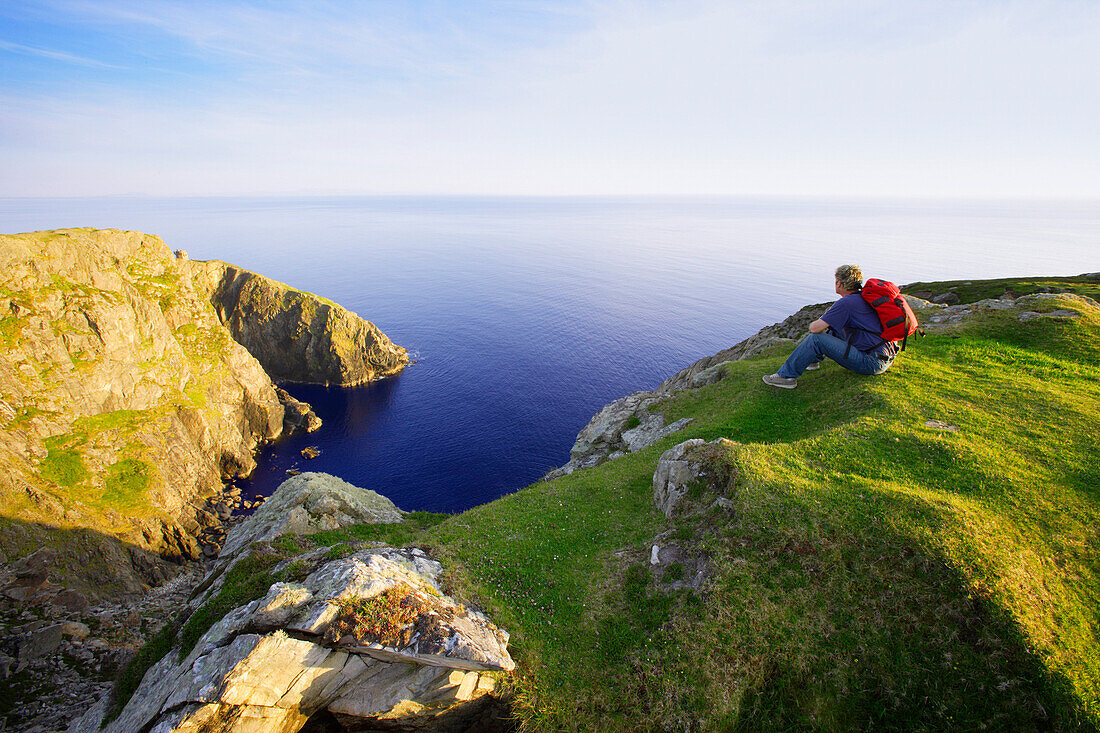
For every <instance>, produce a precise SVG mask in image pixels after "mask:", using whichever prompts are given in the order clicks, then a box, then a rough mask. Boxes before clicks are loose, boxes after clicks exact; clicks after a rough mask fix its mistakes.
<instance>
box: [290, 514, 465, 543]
mask: <svg viewBox="0 0 1100 733" xmlns="http://www.w3.org/2000/svg"><path fill="white" fill-rule="evenodd" d="M449 517H450V515H449V514H439V513H436V512H409V513H408V514H406V515H405V518H404V520H403V521H401V522H393V523H389V524H356V525H353V526H351V527H346V528H344V529H335V530H331V531H327V532H318V533H316V534H311V535H310V536H309V539H310V540H312V541H313V542H314V543H316V544H318V545H335V544H337V543H339V542H356V541H358V542H381V543H384V544H387V545H395V546H397V545H410V544H415V543H417V542H418V541H421V539H422V533H423V532H424V530H426V529H428V528H430V527H434V526H435V525H437V524H439V523H440V522H442V521H443V520H445V519H448V518H449ZM282 539H283V538H280V540H282Z"/></svg>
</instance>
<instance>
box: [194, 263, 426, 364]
mask: <svg viewBox="0 0 1100 733" xmlns="http://www.w3.org/2000/svg"><path fill="white" fill-rule="evenodd" d="M205 266H206V278H207V282H208V283H209V286H210V288H211V292H212V302H213V303H214V306H215V308H216V309H217V312H218V316H219V317H220V318H221V321H222V323H224V324H225V325H226V327H228V328H229V331H230V332H231V333H232V334H233V338H234V339H236V341H237V342H238V343H240V344H243V345H244V347H245V348H246V349H248V351H249V353H251V354H252V355H253V356H254V357H256V359H257V360H258V361H259V362H260V364H261V365H263V367H264V369H265V370H267V373H268V374H270V375H271V377H272V378H273V379H277V380H280V381H283V380H286V381H291V382H308V383H314V384H343V385H354V384H363V383H365V382H370V381H372V380H375V379H378V378H380V377H384V376H387V375H390V374H396V373H397V372H399V371H401V370H402V369H403V368H404V367H405V365H406V364H408V363H409V357H408V354H407V352H406V351H405V349H403V348H401V347H400V346H397V345H395V344H394V343H393V342H392V341H390V339H389V337H387V336H386V334H384V333H382V332H381V331H380V330H378V327H377V326H375V325H374V324H373V323H371V322H369V321H365V320H363V319H362V318H360V317H359V316H357V315H356V314H354V313H352V312H351V311H348V310H346V309H344V308H342V307H340V306H339V305H337V304H336V303H333V302H332V301H329V300H325V299H323V298H318V297H316V296H314V295H311V294H309V293H304V292H302V291H301V290H295V289H294V288H292V287H290V286H288V285H284V284H283V283H280V282H276V281H274V280H271V279H270V278H266V277H264V276H262V275H257V274H256V273H254V272H249V271H248V270H242V269H240V268H238V267H234V266H233V265H228V264H226V263H224V262H207V263H206V265H205Z"/></svg>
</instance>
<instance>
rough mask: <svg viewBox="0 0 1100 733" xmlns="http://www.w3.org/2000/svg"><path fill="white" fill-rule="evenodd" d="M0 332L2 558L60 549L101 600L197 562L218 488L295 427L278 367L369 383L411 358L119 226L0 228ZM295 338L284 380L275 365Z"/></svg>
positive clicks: (303, 302) (321, 311)
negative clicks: (208, 503) (288, 426)
mask: <svg viewBox="0 0 1100 733" xmlns="http://www.w3.org/2000/svg"><path fill="white" fill-rule="evenodd" d="M227 283H228V284H227ZM234 284H240V287H234ZM283 309H285V312H284V310H283ZM303 318H305V319H306V322H305V324H304V325H299V326H298V327H295V326H294V324H301V323H302V319H303ZM278 327H285V328H287V329H288V333H287V335H286V336H285V337H282V336H280V339H279V340H278V341H277V342H276V343H274V344H267V343H265V342H264V340H263V339H264V337H265V335H272V336H273V333H274V330H275V329H276V328H278ZM237 334H243V335H245V336H247V343H246V344H245V345H242V344H241V343H238V341H237V340H236V338H235V335H237ZM376 334H377V335H376ZM288 338H289V339H290V343H288V342H287V339H288ZM0 341H2V342H3V347H4V348H3V353H2V356H0V466H2V467H3V470H2V471H0V515H2V516H0V561H6V560H10V559H14V558H17V557H21V556H24V555H26V554H27V553H29V552H32V551H34V550H36V549H38V548H39V547H40V546H42V545H43V544H50V545H53V546H55V547H58V548H59V549H60V550H61V552H60V553H59V557H61V558H64V560H63V561H62V564H65V563H68V567H67V568H65V567H59V568H57V569H56V570H57V571H58V572H57V575H59V576H60V578H55V580H57V579H62V580H64V581H65V582H66V584H69V583H75V584H77V585H78V586H79V587H81V590H84V591H86V592H89V593H91V594H93V595H100V594H110V593H113V592H120V591H135V590H139V589H140V588H141V585H142V584H143V583H155V582H158V581H160V580H163V578H164V577H165V576H166V574H167V573H169V572H170V571H171V568H170V567H167V566H165V565H164V563H163V562H162V558H168V559H170V560H181V559H185V558H195V557H198V556H200V555H201V550H200V548H199V545H198V543H197V542H196V539H195V535H196V534H197V533H198V531H199V530H200V529H201V526H202V525H204V524H209V522H210V520H211V517H210V516H209V512H207V511H206V509H205V506H204V505H205V497H207V496H209V495H210V494H212V493H214V492H215V491H217V490H218V489H219V488H220V487H221V485H222V482H223V480H225V479H228V478H231V477H233V476H237V475H247V474H248V473H250V472H251V470H252V469H253V468H254V466H255V461H254V459H253V457H252V456H253V452H254V451H255V450H256V448H257V447H258V446H259V445H260V444H261V443H262V442H264V441H268V440H271V439H273V438H275V437H277V436H279V435H280V434H281V432H282V430H283V424H284V422H283V421H284V405H283V402H282V401H281V400H280V396H279V394H278V393H277V392H276V389H275V386H274V385H273V384H272V377H274V378H282V379H298V380H301V381H317V382H325V383H335V384H356V383H359V382H361V381H365V379H369V378H374V377H376V376H380V375H382V374H390V373H393V372H394V371H397V370H399V369H400V368H401V367H402V366H403V365H404V363H405V362H406V361H407V357H405V355H404V350H403V349H400V347H396V346H393V344H392V343H390V342H389V339H387V338H385V336H384V335H382V334H380V332H378V331H377V329H376V328H374V326H373V325H372V324H368V323H367V322H365V321H363V320H362V319H359V318H358V316H355V315H354V314H352V313H349V312H348V311H346V310H344V309H342V308H339V306H336V305H335V304H332V303H330V302H328V301H325V300H323V299H321V298H318V297H316V296H312V295H309V294H308V293H303V292H301V291H295V290H292V289H291V288H288V287H287V286H285V285H282V284H281V283H275V282H274V281H271V280H269V279H267V278H263V277H261V276H259V275H255V274H252V273H245V272H243V271H241V270H238V269H237V268H234V267H232V266H231V265H226V264H225V263H221V262H199V261H192V260H189V259H188V258H187V257H186V255H185V254H184V253H176V254H173V253H172V251H171V250H170V249H169V248H168V247H167V246H166V245H165V244H164V242H163V241H161V240H160V239H159V238H158V237H154V236H150V235H147V234H142V233H140V232H124V231H117V230H95V229H66V230H58V231H51V232H34V233H28V234H18V235H11V236H6V235H5V236H0ZM379 344H382V345H381V346H380V345H379ZM299 346H300V347H301V348H298V347H299ZM250 348H251V349H253V350H254V351H255V354H258V357H257V356H256V355H254V354H253V353H250V350H249V349H250ZM283 348H285V349H286V354H284V355H283V357H282V360H284V361H285V363H286V364H287V369H288V370H289V373H288V371H283V370H275V373H274V374H273V375H269V374H268V373H267V372H265V369H264V366H263V365H264V364H266V365H268V366H272V365H274V364H277V363H278V362H279V361H280V359H277V358H275V355H276V354H278V353H279V349H283ZM356 350H359V351H360V352H362V353H363V354H366V356H365V357H363V358H362V364H358V363H356V362H355V359H354V357H352V356H350V354H351V353H352V352H354V351H356ZM380 350H381V351H385V352H386V354H388V356H387V357H382V356H379V355H378V353H379V351H380ZM258 359H259V360H258ZM375 363H377V364H379V365H383V364H384V365H385V367H384V368H382V367H379V368H375V369H373V371H372V370H370V369H369V368H368V365H373V364H375ZM368 373H369V375H370V376H367V375H368ZM311 375H315V376H311ZM114 538H117V540H118V541H121V542H122V543H123V544H122V545H121V546H117V545H112V544H111V542H112V540H113V539H114ZM78 545H79V547H80V549H79V551H78V550H77V549H76V547H77V546H78ZM127 553H129V559H130V560H131V564H132V565H133V566H134V568H133V569H132V571H131V570H124V569H123V568H121V567H120V564H122V563H121V561H120V558H125V557H126V555H127ZM46 584H47V585H49V582H47V583H46ZM31 592H32V594H33V591H31Z"/></svg>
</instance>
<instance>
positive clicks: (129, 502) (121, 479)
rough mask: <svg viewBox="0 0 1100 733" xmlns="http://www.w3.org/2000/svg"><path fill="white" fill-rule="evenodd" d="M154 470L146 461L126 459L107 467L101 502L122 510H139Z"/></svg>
mask: <svg viewBox="0 0 1100 733" xmlns="http://www.w3.org/2000/svg"><path fill="white" fill-rule="evenodd" d="M155 476H156V469H155V468H154V467H153V465H152V464H150V463H149V462H147V461H141V460H137V459H134V458H126V459H123V460H121V461H116V462H115V463H112V464H111V465H110V466H108V467H107V473H106V476H105V477H104V486H103V502H104V503H105V504H107V505H108V506H112V507H118V508H121V509H124V510H130V511H134V510H139V509H140V508H141V507H142V504H143V502H144V498H145V492H146V491H147V490H148V489H149V486H150V485H152V483H153V480H154V478H155Z"/></svg>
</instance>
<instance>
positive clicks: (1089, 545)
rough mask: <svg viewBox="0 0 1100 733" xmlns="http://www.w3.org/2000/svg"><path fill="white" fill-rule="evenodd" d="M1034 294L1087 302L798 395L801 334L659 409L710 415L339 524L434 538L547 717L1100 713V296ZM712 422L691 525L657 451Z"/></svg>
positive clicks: (578, 726)
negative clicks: (413, 520) (794, 347)
mask: <svg viewBox="0 0 1100 733" xmlns="http://www.w3.org/2000/svg"><path fill="white" fill-rule="evenodd" d="M1002 292H1003V290H1002ZM1027 307H1028V309H1030V310H1041V311H1052V310H1055V309H1059V308H1063V309H1069V310H1072V311H1074V312H1076V313H1079V314H1080V316H1079V317H1077V318H1035V319H1032V320H1028V321H1026V322H1021V321H1020V320H1019V319H1018V317H1017V314H1018V311H1016V310H1001V311H981V312H979V313H977V314H976V315H975V317H974V319H973V320H971V321H969V322H967V323H965V324H963V325H961V326H959V327H956V328H954V329H953V330H939V331H936V332H934V333H930V334H929V335H928V337H927V338H924V339H922V340H916V341H915V342H914V343H911V345H910V348H909V349H908V350H907V351H906V352H905V353H904V354H903V355H902V356H901V357H900V358H899V359H898V361H897V362H896V364H895V366H894V367H893V369H891V370H890V371H889V372H888V373H886V374H885V375H882V376H880V377H862V376H858V375H855V374H852V373H850V372H847V371H845V370H843V369H841V368H839V367H837V366H836V365H835V364H832V363H831V362H829V363H827V364H826V365H825V366H824V367H823V368H822V369H821V370H820V371H817V372H809V373H807V374H806V375H804V376H803V377H802V378H801V379H800V380H799V387H798V389H796V390H792V391H787V390H776V389H773V388H770V387H767V386H766V385H764V384H763V383H761V381H760V375H762V374H766V373H769V372H773V371H775V369H776V368H777V367H778V366H779V364H780V363H781V362H782V360H783V358H784V357H785V356H786V352H787V351H788V349H786V348H780V349H777V350H774V351H772V352H768V353H765V354H763V355H761V356H759V357H756V358H753V359H750V360H747V361H743V362H738V363H735V364H733V365H732V366H730V367H728V368H727V375H726V377H725V378H724V379H723V380H722V381H720V382H718V383H716V384H713V385H710V386H707V387H703V388H700V389H697V390H688V391H686V392H682V393H680V394H678V395H676V396H675V397H674V398H672V399H670V400H669V401H667V402H664V403H661V404H659V405H657V406H656V407H655V408H654V409H659V410H661V411H662V412H664V414H665V416H666V418H667V420H668V421H669V422H671V421H673V420H676V419H678V418H680V417H685V416H690V417H693V418H695V419H694V422H692V423H691V424H690V425H689V426H688V427H687V428H686V429H685V430H683V431H681V432H680V433H678V434H676V435H674V436H672V437H669V438H666V439H665V440H664V441H663V442H661V443H659V444H657V445H655V446H652V447H651V448H648V449H646V450H643V451H641V452H639V453H636V454H632V455H628V456H625V457H622V458H619V459H617V460H614V461H610V462H608V463H605V464H603V465H601V466H598V467H596V468H592V469H586V470H582V471H578V472H576V473H574V474H572V475H569V476H566V477H563V478H560V479H557V480H555V481H552V482H544V483H537V484H534V485H532V486H530V487H527V488H526V489H523V490H522V491H519V492H517V493H516V494H514V495H511V496H507V497H504V498H502V499H500V500H498V501H496V502H493V503H491V504H487V505H484V506H480V507H477V508H475V509H472V510H470V511H468V512H465V513H463V514H460V515H456V516H454V517H450V518H448V519H446V520H444V521H442V522H440V523H438V524H434V525H433V523H432V522H431V521H425V520H424V518H423V517H421V518H418V522H419V524H418V525H416V526H410V527H406V528H401V527H392V526H390V527H370V526H359V527H354V528H351V529H350V530H344V531H341V532H333V533H325V534H324V535H320V536H314V541H315V542H320V543H322V544H332V543H335V542H337V541H339V540H341V539H372V538H375V537H378V538H379V539H385V540H388V541H396V542H401V543H406V542H410V541H415V542H420V543H423V544H426V545H429V546H431V548H432V549H433V551H434V552H435V553H436V554H437V555H439V556H440V557H441V559H443V560H444V563H445V565H446V567H447V568H448V571H449V572H450V573H451V582H452V584H453V585H455V586H457V588H458V590H459V591H460V592H461V593H462V594H463V595H465V596H466V597H468V598H470V599H471V600H474V601H476V602H478V603H480V604H482V605H483V606H484V607H485V608H486V609H487V610H488V611H489V612H490V614H491V615H492V616H493V617H494V620H496V621H497V622H498V623H500V624H501V625H502V626H504V627H505V628H508V629H509V631H510V632H511V633H512V652H513V655H514V656H515V658H516V660H517V662H518V664H519V668H518V670H517V673H516V675H515V677H514V680H513V682H512V689H513V692H514V695H515V701H514V704H515V711H516V714H517V715H518V716H519V717H520V718H521V719H522V720H523V721H524V723H525V727H526V728H527V729H530V730H600V731H606V730H622V731H627V730H630V731H633V730H656V729H672V730H746V731H748V730H859V729H875V730H880V729H888V730H893V729H900V730H1050V729H1053V730H1093V729H1095V728H1096V727H1097V724H1098V722H1100V621H1098V616H1100V533H1098V531H1097V527H1100V452H1098V451H1097V449H1096V446H1097V445H1098V444H1100V428H1098V425H1097V421H1098V419H1100V308H1097V307H1095V306H1094V305H1091V304H1089V303H1088V302H1086V301H1082V300H1080V299H1073V298H1059V299H1057V300H1053V301H1052V300H1048V301H1043V302H1039V303H1033V304H1029V305H1028V306H1027ZM693 437H699V438H704V439H706V440H708V441H713V440H716V439H720V438H725V439H728V440H727V441H725V442H716V443H714V444H712V445H710V446H708V448H707V462H706V466H707V468H706V470H705V472H704V475H702V476H701V477H700V480H699V484H698V486H697V487H695V488H694V489H693V490H692V492H690V493H689V494H688V500H687V504H688V508H687V510H685V511H684V512H682V513H681V514H679V515H677V516H674V518H673V519H671V520H666V519H665V518H664V516H663V515H661V514H660V513H659V512H658V511H656V510H655V509H654V508H653V502H652V476H653V472H654V468H655V465H656V463H657V460H658V458H659V457H660V455H661V453H662V452H663V451H664V450H666V449H667V448H669V447H671V446H672V445H674V444H676V443H679V442H681V441H683V440H686V439H688V438H693ZM719 497H725V498H726V499H727V500H728V501H727V502H726V503H725V504H726V505H725V506H724V507H723V506H718V505H715V500H716V499H718V498H719ZM654 542H656V543H657V544H659V545H661V546H662V547H666V548H668V547H672V548H673V549H674V550H675V552H676V553H677V555H678V559H677V560H676V561H674V562H666V563H664V564H662V565H659V566H651V565H650V563H649V554H650V547H651V546H652V545H653V544H654ZM699 568H703V569H705V571H706V580H705V582H704V584H703V585H702V588H701V592H693V591H692V590H690V589H683V588H678V587H677V586H678V585H679V584H680V583H681V581H684V580H687V579H690V578H691V577H692V576H693V575H694V574H695V572H696V571H697V570H698V569H699Z"/></svg>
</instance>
